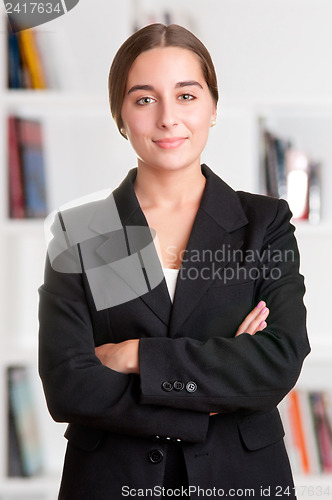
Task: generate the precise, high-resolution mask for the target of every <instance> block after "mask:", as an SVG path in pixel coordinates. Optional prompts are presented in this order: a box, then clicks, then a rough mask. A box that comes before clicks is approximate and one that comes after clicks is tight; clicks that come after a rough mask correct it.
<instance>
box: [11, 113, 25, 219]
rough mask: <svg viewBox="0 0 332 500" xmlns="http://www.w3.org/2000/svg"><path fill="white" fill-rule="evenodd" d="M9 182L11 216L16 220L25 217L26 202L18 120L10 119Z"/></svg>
mask: <svg viewBox="0 0 332 500" xmlns="http://www.w3.org/2000/svg"><path fill="white" fill-rule="evenodd" d="M8 145H9V147H8V181H9V216H10V217H11V218H14V219H22V218H23V217H25V201H24V187H23V174H22V165H21V158H20V154H19V139H18V136H17V128H16V118H15V117H13V116H9V117H8Z"/></svg>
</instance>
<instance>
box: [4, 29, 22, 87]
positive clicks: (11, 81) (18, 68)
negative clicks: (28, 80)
mask: <svg viewBox="0 0 332 500" xmlns="http://www.w3.org/2000/svg"><path fill="white" fill-rule="evenodd" d="M18 36H19V35H18V34H17V33H11V32H10V30H9V29H8V30H7V46H8V57H7V74H8V88H9V89H20V88H22V87H24V75H23V72H22V61H21V54H20V48H19V41H18Z"/></svg>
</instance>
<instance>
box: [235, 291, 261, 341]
mask: <svg viewBox="0 0 332 500" xmlns="http://www.w3.org/2000/svg"><path fill="white" fill-rule="evenodd" d="M265 306H266V304H265V302H264V301H263V300H261V301H260V302H259V303H258V304H257V306H256V307H255V308H254V309H253V310H252V311H251V312H250V313H249V314H248V315H247V316H246V317H245V318H244V320H243V321H242V323H241V325H240V326H239V328H238V330H237V332H236V335H235V337H237V336H238V335H240V334H241V333H244V332H246V331H247V329H248V328H249V326H250V324H251V323H252V322H253V321H254V320H255V318H256V317H257V315H259V314H260V312H261V311H262V310H263V309H264V307H265ZM264 319H265V318H264ZM261 321H262V319H261Z"/></svg>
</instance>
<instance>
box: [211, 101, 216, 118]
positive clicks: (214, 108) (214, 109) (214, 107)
mask: <svg viewBox="0 0 332 500" xmlns="http://www.w3.org/2000/svg"><path fill="white" fill-rule="evenodd" d="M211 120H213V121H216V120H217V105H216V104H213V109H212V115H211Z"/></svg>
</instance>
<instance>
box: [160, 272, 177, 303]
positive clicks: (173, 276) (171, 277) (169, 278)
mask: <svg viewBox="0 0 332 500" xmlns="http://www.w3.org/2000/svg"><path fill="white" fill-rule="evenodd" d="M163 272H164V276H165V280H166V284H167V288H168V293H169V295H170V297H171V301H172V302H173V299H174V294H175V288H176V280H177V278H178V274H179V269H168V268H166V267H163Z"/></svg>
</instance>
